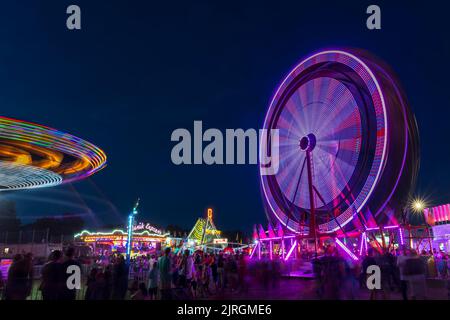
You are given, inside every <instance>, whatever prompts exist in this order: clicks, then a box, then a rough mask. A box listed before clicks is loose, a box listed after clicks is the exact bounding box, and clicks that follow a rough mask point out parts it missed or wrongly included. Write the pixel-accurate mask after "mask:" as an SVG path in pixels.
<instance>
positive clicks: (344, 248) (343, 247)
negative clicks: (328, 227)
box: [335, 238, 358, 261]
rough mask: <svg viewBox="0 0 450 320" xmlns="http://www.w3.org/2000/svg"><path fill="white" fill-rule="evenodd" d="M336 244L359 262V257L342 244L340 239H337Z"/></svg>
mask: <svg viewBox="0 0 450 320" xmlns="http://www.w3.org/2000/svg"><path fill="white" fill-rule="evenodd" d="M335 242H336V243H337V244H338V245H339V246H340V247H341V248H342V249H343V250H344V251H345V252H346V253H347V254H348V255H349V257H350V258H352V259H353V260H355V261H358V257H357V256H355V255H354V253H353V252H351V251H350V250H349V249H348V248H347V246H346V245H345V244H343V243H342V242H341V240H339V239H338V238H335Z"/></svg>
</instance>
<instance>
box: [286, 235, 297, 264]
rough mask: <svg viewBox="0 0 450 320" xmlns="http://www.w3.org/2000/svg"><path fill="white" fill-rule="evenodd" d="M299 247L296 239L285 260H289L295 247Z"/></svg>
mask: <svg viewBox="0 0 450 320" xmlns="http://www.w3.org/2000/svg"><path fill="white" fill-rule="evenodd" d="M296 247H297V240H295V241H294V243H293V244H292V246H291V248H290V249H289V251H288V253H287V255H286V257H285V258H284V261H288V260H289V257H290V256H291V254H292V252H294V249H295V248H296Z"/></svg>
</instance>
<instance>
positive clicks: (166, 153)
mask: <svg viewBox="0 0 450 320" xmlns="http://www.w3.org/2000/svg"><path fill="white" fill-rule="evenodd" d="M377 3H378V4H379V5H380V6H381V9H382V30H377V31H369V30H368V29H367V28H366V26H365V21H366V18H367V15H366V14H365V11H366V8H367V6H368V5H369V4H372V1H370V2H368V1H358V2H356V1H323V0H315V1H308V2H306V1H292V2H282V1H271V2H261V1H179V2H175V1H161V2H160V3H150V1H112V0H105V1H98V0H96V1H92V0H90V1H79V0H71V1H34V0H33V1H31V0H30V1H14V2H13V1H9V2H8V3H5V4H3V5H2V9H1V13H0V39H1V41H0V106H1V108H0V112H1V114H2V115H4V116H9V117H14V118H19V119H23V120H28V121H33V122H37V123H41V124H45V125H48V126H51V127H54V128H57V129H60V130H63V131H67V132H70V133H72V134H75V135H78V136H79V137H81V138H84V139H87V140H89V141H91V142H93V143H94V144H96V145H98V146H99V147H101V148H102V149H104V151H105V152H106V153H107V155H108V167H107V168H106V169H104V170H103V171H101V172H99V173H98V174H96V175H95V176H93V177H92V178H90V179H89V180H88V181H83V182H78V183H76V184H74V185H73V186H61V187H56V188H52V189H45V190H44V189H42V190H34V191H23V192H17V193H15V194H8V195H6V197H9V198H11V199H14V200H16V203H17V207H18V212H19V214H20V215H21V217H22V218H28V219H29V218H33V217H39V216H45V215H60V214H62V213H64V212H71V213H74V214H81V215H85V217H86V218H87V221H88V223H89V224H92V225H93V224H98V225H101V224H102V223H108V222H113V223H116V222H120V221H121V220H120V219H122V220H125V216H126V214H127V212H128V210H129V209H130V208H131V207H132V205H133V202H134V201H135V198H136V197H137V196H140V197H141V198H142V203H141V204H142V207H141V216H143V217H142V218H141V219H145V220H148V221H152V222H154V223H155V224H160V225H167V224H170V223H172V224H179V225H181V226H183V227H186V228H188V227H190V226H192V225H193V223H194V222H195V219H196V218H197V217H198V216H200V215H202V214H204V210H205V209H206V208H207V207H208V206H213V207H214V208H215V210H216V215H215V220H216V224H217V225H218V226H219V227H221V228H223V229H233V228H244V229H247V230H248V229H250V228H251V226H252V224H254V223H265V216H264V213H263V207H262V201H261V195H260V190H259V182H258V173H257V167H256V166H251V165H248V166H212V167H208V166H205V165H203V166H195V167H194V166H179V167H177V166H175V165H173V164H172V163H171V160H170V151H171V148H172V146H173V145H174V144H173V143H172V142H171V141H170V135H171V132H172V131H173V130H174V129H176V128H179V127H184V128H188V129H190V130H192V126H193V121H194V120H202V121H203V124H204V127H215V128H219V129H225V128H244V129H245V128H260V127H261V126H262V121H263V118H264V114H265V111H266V109H267V106H268V103H269V101H270V98H271V95H272V93H273V92H274V90H275V88H276V85H277V84H278V83H279V82H280V81H281V79H282V78H283V77H284V76H285V74H286V73H287V72H288V71H289V70H290V69H291V68H292V67H293V66H294V65H295V64H296V63H297V62H299V61H300V60H301V59H302V58H303V57H305V56H306V55H308V54H310V53H311V52H314V51H317V50H319V49H325V48H335V47H338V48H345V47H356V48H363V49H367V50H369V51H371V52H372V53H374V54H375V55H377V56H379V57H380V58H382V59H383V60H385V61H386V62H387V63H388V64H390V65H391V66H392V68H393V69H394V70H395V71H396V73H397V75H398V77H399V78H400V80H401V82H402V85H403V87H404V89H405V91H406V94H407V96H408V98H409V101H410V104H411V106H412V109H413V110H414V112H415V114H416V117H417V120H418V124H419V131H420V136H421V151H422V153H421V171H420V177H419V188H418V189H419V193H420V194H423V195H427V196H430V197H431V199H433V201H435V203H441V202H449V201H450V183H449V181H450V170H448V167H447V166H448V164H449V163H450V148H449V142H448V141H449V138H450V133H449V125H448V123H449V116H450V110H449V106H450V103H449V101H450V90H449V89H448V87H449V84H450V81H449V80H448V77H449V74H450V66H449V59H450V37H449V36H448V34H449V32H448V31H449V29H450V28H449V26H448V25H447V24H448V17H447V15H448V8H444V7H443V4H442V1H426V2H423V1H422V2H420V3H417V4H413V3H411V1H395V3H394V1H389V2H386V3H384V2H379V1H378V2H377ZM69 4H78V5H79V6H80V7H81V10H82V30H81V31H69V30H67V29H66V27H65V21H66V17H67V15H66V13H65V11H66V7H67V6H68V5H69ZM2 196H4V195H2ZM88 208H90V209H91V212H89V210H88ZM144 217H145V218H144Z"/></svg>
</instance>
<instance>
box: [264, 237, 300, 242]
mask: <svg viewBox="0 0 450 320" xmlns="http://www.w3.org/2000/svg"><path fill="white" fill-rule="evenodd" d="M295 237H296V236H282V237H272V238H264V239H259V241H274V240H282V239H292V238H295Z"/></svg>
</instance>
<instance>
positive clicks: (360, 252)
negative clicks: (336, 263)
mask: <svg viewBox="0 0 450 320" xmlns="http://www.w3.org/2000/svg"><path fill="white" fill-rule="evenodd" d="M364 241H366V233H365V232H363V233H361V244H360V247H359V256H362V252H363V246H364Z"/></svg>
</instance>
